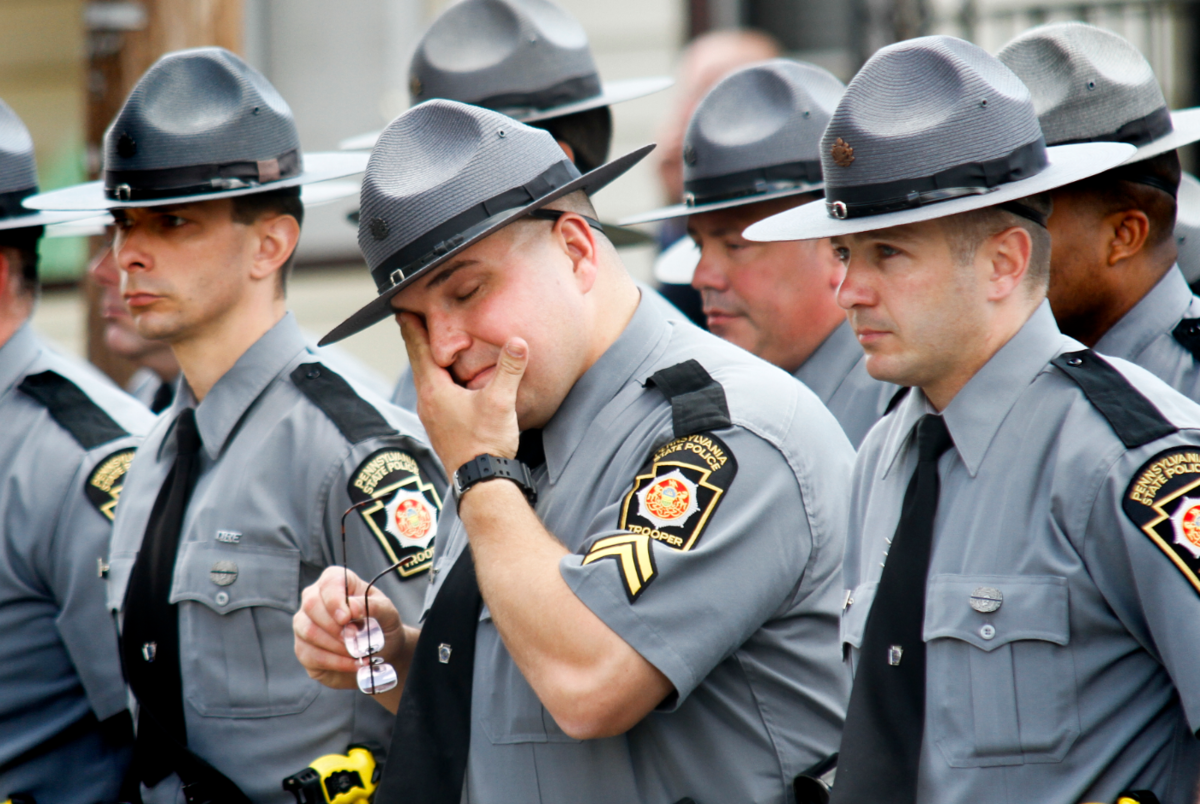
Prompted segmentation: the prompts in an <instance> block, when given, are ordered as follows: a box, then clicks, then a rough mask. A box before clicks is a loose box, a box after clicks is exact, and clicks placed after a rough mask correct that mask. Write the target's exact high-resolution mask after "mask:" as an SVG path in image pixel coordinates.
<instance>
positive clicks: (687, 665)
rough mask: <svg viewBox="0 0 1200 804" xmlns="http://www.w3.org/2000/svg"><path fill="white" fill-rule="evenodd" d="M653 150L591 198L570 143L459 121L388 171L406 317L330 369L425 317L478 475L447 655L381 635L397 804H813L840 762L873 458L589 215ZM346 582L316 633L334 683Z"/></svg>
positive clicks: (451, 111) (374, 178)
mask: <svg viewBox="0 0 1200 804" xmlns="http://www.w3.org/2000/svg"><path fill="white" fill-rule="evenodd" d="M502 135H503V136H502ZM649 150H650V148H649V147H646V148H642V149H640V150H638V151H635V152H633V153H631V154H628V155H626V156H623V157H621V158H619V159H616V160H614V161H613V162H610V163H609V164H607V165H604V166H602V167H600V168H598V169H596V170H594V171H591V172H589V173H587V174H584V175H583V176H580V174H579V172H578V171H577V170H576V169H575V167H574V166H573V165H572V164H571V163H570V162H569V161H567V160H565V159H564V158H563V156H562V153H561V151H559V149H558V148H557V147H556V145H555V143H554V141H553V139H552V138H551V137H549V136H547V135H546V134H545V133H544V132H540V131H537V130H536V129H532V128H529V127H527V126H523V125H521V124H518V123H514V122H513V121H512V120H509V119H508V118H505V117H503V116H501V115H498V114H496V113H494V112H491V111H488V110H485V109H481V108H478V107H473V106H466V105H463V104H459V103H453V102H449V101H432V102H429V103H425V104H421V105H420V106H417V107H415V108H413V109H411V110H409V111H408V112H407V113H405V114H404V115H402V116H401V117H399V118H398V119H397V120H396V121H394V122H393V123H392V125H391V126H390V127H389V128H388V129H387V131H385V132H384V134H383V136H382V138H381V139H380V142H379V145H378V146H377V147H376V149H375V152H374V154H373V155H372V157H371V164H370V165H369V167H368V169H367V177H366V179H365V181H364V186H363V194H362V202H363V204H362V208H363V227H362V229H360V232H359V243H360V245H361V246H362V247H363V251H364V253H365V255H366V257H367V261H368V264H369V265H370V267H371V270H372V275H373V276H374V278H375V280H376V282H377V284H378V288H379V291H380V295H379V296H378V298H377V299H376V300H374V301H373V302H371V303H370V304H369V305H367V306H366V307H364V308H363V309H362V310H360V311H359V312H358V313H356V314H355V315H354V316H352V317H351V318H350V319H349V320H347V321H346V322H344V323H343V324H342V325H340V326H339V327H337V328H336V329H335V330H334V331H333V332H332V333H331V334H330V335H328V336H326V339H325V341H324V342H327V341H333V340H337V339H338V338H342V337H345V336H347V335H349V334H352V333H354V332H356V331H358V330H360V329H362V328H363V327H366V326H369V325H370V324H373V323H375V322H377V321H380V320H382V319H384V318H388V317H390V316H391V315H392V314H394V313H395V312H396V311H403V312H404V315H403V317H402V318H403V321H402V325H401V326H402V330H403V333H404V336H405V341H406V344H407V346H408V349H409V354H410V357H411V359H412V363H413V365H414V367H415V373H416V379H417V386H418V388H420V389H421V392H422V413H423V415H425V416H426V419H425V423H426V425H427V428H433V429H431V430H429V432H430V437H431V443H432V444H434V445H435V448H436V449H437V450H438V451H439V456H440V457H442V459H443V461H444V464H445V465H446V466H447V467H448V468H450V467H453V468H455V469H456V470H457V474H456V493H455V498H454V500H455V502H452V503H449V504H448V505H447V508H446V509H445V511H444V513H443V518H442V523H441V530H440V531H439V535H438V551H437V556H436V558H435V566H434V582H433V584H432V586H431V587H430V592H429V601H430V605H429V608H428V609H427V611H426V614H425V616H424V619H423V624H422V628H421V630H420V632H419V634H418V633H417V631H416V629H415V628H414V627H413V626H414V625H416V623H415V622H413V621H409V623H411V624H405V625H404V626H403V627H401V624H400V621H399V620H398V619H397V618H396V617H395V616H394V614H389V615H388V616H387V617H386V618H385V617H384V615H382V614H381V615H380V620H381V623H382V622H383V621H384V620H385V619H386V621H387V626H386V628H388V629H390V635H389V639H388V646H387V647H385V649H384V651H383V653H384V655H385V656H387V657H388V658H389V661H391V662H392V664H394V665H395V666H396V667H397V668H402V672H406V673H407V686H406V687H405V690H404V696H403V698H402V699H401V700H399V701H398V704H399V713H398V716H397V719H396V727H395V729H396V730H395V731H394V732H393V742H392V747H391V751H392V753H393V756H395V755H397V753H396V752H402V753H404V754H405V755H406V756H409V757H410V760H411V761H410V763H409V765H408V766H407V767H402V766H399V765H394V766H390V767H387V768H385V769H384V775H383V779H382V782H381V787H380V792H379V793H378V794H377V798H376V800H377V801H379V802H396V801H405V802H430V801H439V802H440V801H449V802H458V801H459V800H460V797H462V799H463V800H467V801H471V802H480V803H483V802H510V801H546V802H550V801H578V802H588V801H596V802H601V801H604V802H609V801H643V802H665V803H666V804H670V803H671V802H676V801H679V800H681V799H683V798H685V797H690V799H691V800H694V801H696V802H699V803H700V804H704V802H727V801H763V802H784V801H790V800H792V792H791V786H792V784H793V780H794V778H795V777H796V776H798V775H800V774H802V773H804V772H805V771H810V770H811V769H813V768H814V767H820V766H823V764H824V763H825V762H826V761H827V760H828V758H829V757H830V755H831V754H832V753H833V750H834V747H835V745H836V743H837V739H838V733H839V730H840V727H841V720H842V707H843V701H844V699H845V696H846V695H847V684H848V676H847V674H846V672H845V670H844V668H843V666H842V662H841V656H840V652H839V648H838V644H837V643H838V640H837V636H836V634H835V633H834V630H835V627H836V626H835V620H836V617H835V615H834V612H836V610H837V607H838V605H839V602H840V598H839V597H838V596H839V594H840V592H839V591H838V589H837V588H836V587H838V584H839V583H840V580H839V577H840V572H839V564H840V558H841V551H842V528H843V522H844V518H845V517H846V516H847V511H846V507H845V506H846V503H847V500H848V487H847V472H848V469H849V465H850V463H851V461H852V458H853V450H852V448H851V447H850V444H849V442H848V441H847V440H846V439H845V437H844V435H843V434H842V433H841V430H840V428H838V427H837V426H836V422H835V420H834V418H833V417H832V416H831V415H830V414H829V412H828V411H827V410H826V409H825V408H824V406H822V405H821V404H820V402H819V401H818V400H817V399H816V397H815V396H814V395H813V394H812V392H811V391H809V390H808V389H807V388H805V387H804V386H803V385H801V384H799V383H796V382H793V381H792V380H791V379H790V378H789V377H787V376H786V375H784V374H782V373H781V372H778V371H775V370H774V369H772V368H770V367H768V366H767V365H765V364H764V363H762V362H761V361H759V360H758V359H756V358H754V357H753V356H751V355H749V354H747V353H746V352H745V351H743V350H741V349H738V348H736V347H734V346H732V345H731V344H728V343H726V342H724V341H722V340H720V339H719V338H716V337H715V336H712V335H710V334H708V333H704V332H702V331H701V330H699V329H698V328H695V327H693V326H691V325H687V324H680V323H676V322H671V321H667V320H664V319H663V318H662V317H661V316H659V315H657V314H656V313H655V311H654V310H653V309H652V308H651V307H650V306H649V305H648V304H647V302H646V300H645V297H640V298H639V294H638V290H637V287H636V285H635V284H634V283H633V282H632V280H631V279H630V278H629V276H628V274H627V273H626V272H625V270H624V267H623V266H622V265H621V263H620V259H619V257H617V255H616V252H615V250H613V248H612V246H611V244H609V243H607V241H606V240H605V239H604V238H603V236H601V234H600V230H599V224H597V223H596V222H595V220H594V217H593V215H594V213H592V211H591V204H590V202H589V201H588V196H590V195H591V194H592V193H595V192H596V191H598V190H599V189H601V188H602V187H604V186H605V185H606V184H607V183H608V182H610V181H611V180H613V179H614V178H616V177H617V176H618V175H620V174H621V173H623V172H624V171H626V170H627V169H628V168H630V167H631V166H632V165H633V164H635V163H636V162H637V161H638V160H640V159H641V158H642V157H643V156H644V155H645V154H646V153H647V152H648V151H649ZM450 154H456V155H457V157H456V166H455V169H454V170H453V172H451V171H446V172H445V174H443V175H442V176H440V177H439V178H438V180H437V181H436V182H432V181H420V182H418V181H416V180H414V174H413V173H412V172H411V171H409V170H408V167H407V165H408V164H410V163H411V162H412V161H414V160H420V161H422V162H428V163H429V164H439V165H440V164H446V161H447V159H448V158H449V155H450ZM514 187H516V188H519V191H518V192H513V191H512V190H511V188H514ZM377 222H378V223H377ZM385 228H386V231H387V232H389V233H390V234H389V235H387V236H384V237H380V236H379V235H378V234H377V233H378V232H381V231H384V230H385ZM429 232H433V233H435V237H436V238H438V239H439V240H440V241H441V242H440V244H436V243H431V242H429V240H430V239H429V238H428V237H427V233H429ZM448 233H453V234H448ZM442 237H446V238H447V239H446V240H441V238H442ZM572 277H574V279H572ZM519 430H520V431H523V432H521V433H520V438H519V440H520V452H518V431H519ZM501 478H503V480H501ZM510 481H511V482H510ZM468 545H470V549H468ZM476 579H477V581H478V583H476ZM341 583H342V578H341V575H340V574H336V573H332V572H327V573H326V574H325V575H324V576H323V577H322V579H321V582H320V583H319V584H318V585H316V586H315V587H313V588H312V589H309V590H306V591H305V595H304V604H303V605H302V608H301V612H300V614H298V615H297V618H296V634H297V653H298V655H299V656H300V657H301V660H302V661H304V662H305V663H306V666H308V667H309V669H310V672H314V673H321V672H326V673H329V674H331V675H330V676H329V678H330V680H331V681H332V680H334V679H333V674H335V673H339V672H340V673H345V672H347V671H348V670H350V669H351V668H352V667H353V665H352V664H348V661H349V660H348V659H347V658H346V656H345V654H344V651H343V652H341V653H340V654H339V652H338V645H337V644H336V640H334V639H333V635H334V634H336V633H337V630H338V628H339V623H338V613H337V611H336V609H337V607H338V605H339V604H338V603H337V601H338V600H339V599H340V598H339V597H338V595H339V594H340V591H339V590H340V589H341ZM361 583H362V582H361V581H354V580H353V579H352V585H353V586H354V587H355V589H359V588H361ZM481 593H482V597H481ZM354 600H357V595H356V596H355V597H354V598H352V602H353V601H354ZM385 607H386V603H385V602H384V601H383V600H379V602H378V604H372V611H375V610H376V608H379V609H380V610H381V611H382V610H384V608H385ZM391 703H392V704H393V705H394V704H395V703H396V701H395V699H394V698H393V699H392V701H391ZM468 747H469V751H468ZM409 752H412V753H411V754H409Z"/></svg>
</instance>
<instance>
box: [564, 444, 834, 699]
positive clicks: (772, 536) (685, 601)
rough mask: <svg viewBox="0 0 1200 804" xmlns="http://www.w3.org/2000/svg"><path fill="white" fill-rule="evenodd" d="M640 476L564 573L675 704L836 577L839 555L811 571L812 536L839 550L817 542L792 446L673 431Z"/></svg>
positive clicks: (566, 560) (594, 526) (594, 527)
mask: <svg viewBox="0 0 1200 804" xmlns="http://www.w3.org/2000/svg"><path fill="white" fill-rule="evenodd" d="M631 475H632V476H631V477H630V478H629V479H628V481H627V483H626V485H625V493H624V494H623V495H622V496H621V497H620V498H619V499H618V500H617V501H615V502H614V503H613V504H611V505H609V506H608V507H606V508H605V509H603V510H602V511H601V512H600V514H599V515H598V516H597V517H596V519H595V520H594V521H593V522H592V525H591V528H590V530H589V538H588V539H587V540H586V541H585V543H584V545H583V548H582V549H581V551H580V552H579V553H578V554H574V555H569V556H566V557H564V558H563V559H562V561H561V564H560V571H561V573H562V576H563V578H564V580H565V581H566V583H567V585H568V586H570V588H571V589H572V590H573V591H574V592H575V594H576V595H578V596H579V598H580V599H581V600H582V601H583V602H584V604H585V605H587V606H588V608H590V609H591V610H592V611H593V612H594V613H595V614H596V615H597V616H598V617H600V619H601V620H603V621H604V622H605V623H606V624H607V625H608V626H609V627H610V628H612V629H613V630H614V631H615V632H616V633H618V634H619V635H620V636H621V637H622V638H623V639H624V640H625V641H626V642H628V643H629V644H630V645H631V646H632V647H633V648H634V649H635V650H636V651H638V653H640V654H641V655H642V656H643V657H645V658H646V659H647V661H649V662H650V663H651V664H653V665H654V666H655V667H657V668H658V669H659V670H660V671H661V672H662V673H663V674H664V675H666V676H667V678H669V679H670V681H671V683H672V684H673V685H674V687H675V690H676V692H677V693H678V698H677V700H676V701H675V704H674V705H676V706H677V705H678V704H679V703H681V702H682V701H683V700H684V699H685V698H686V697H687V696H688V694H689V693H690V692H691V691H692V690H694V689H695V688H696V686H697V685H698V684H699V683H700V682H701V681H702V680H703V679H704V678H705V677H706V676H707V675H708V674H709V672H710V671H711V670H712V669H713V668H714V667H715V666H716V665H717V664H718V663H720V662H721V661H722V660H723V659H725V658H726V657H728V656H730V655H732V654H733V653H734V651H735V650H736V649H737V648H738V647H739V646H740V645H741V644H742V643H743V642H745V641H746V640H747V639H748V638H749V637H750V636H751V635H752V634H753V633H754V632H755V631H756V630H757V629H758V628H759V627H760V626H761V625H762V624H763V623H764V622H766V621H767V620H768V619H770V618H772V617H773V616H776V615H778V614H782V613H784V612H787V611H789V610H790V609H792V608H793V607H794V606H795V605H796V601H797V600H800V599H802V598H803V597H804V596H805V594H807V593H808V592H809V591H811V590H815V589H817V588H820V587H822V586H823V585H827V584H828V583H829V582H830V576H831V575H834V574H836V566H837V564H838V562H839V561H840V557H841V556H840V552H839V553H838V555H836V556H832V555H830V556H826V557H825V560H824V562H823V564H822V566H823V567H824V568H825V569H824V570H822V571H821V572H814V573H812V574H810V575H806V572H805V570H806V567H807V566H808V565H809V564H810V559H813V558H814V557H815V555H816V553H817V552H818V551H817V550H814V543H815V544H816V545H817V546H818V547H819V548H821V549H820V551H821V552H823V553H824V552H828V553H832V552H833V550H832V548H830V549H829V550H824V547H826V546H828V545H829V540H828V539H827V538H825V534H818V536H817V538H816V539H814V533H813V530H812V527H811V525H810V520H809V518H808V516H807V514H806V508H805V505H804V501H803V499H802V496H801V491H800V485H799V483H798V481H797V478H796V475H795V473H794V472H793V471H792V469H791V468H790V467H789V465H788V463H787V461H786V460H785V459H784V457H783V455H782V454H780V452H779V451H778V450H777V449H776V448H775V447H774V446H772V445H771V444H769V443H768V442H766V441H764V440H763V439H761V438H759V437H758V436H755V435H753V434H751V433H749V432H747V431H745V430H741V429H731V430H724V431H721V433H720V435H719V436H718V435H716V434H713V433H705V434H700V435H694V436H688V437H686V438H683V439H676V440H675V441H672V442H670V443H669V444H667V445H665V446H663V447H662V448H660V449H658V450H656V451H655V453H654V455H653V456H651V457H650V459H649V460H648V461H647V462H646V463H645V464H644V465H643V466H642V468H641V469H640V470H639V471H637V472H636V473H631ZM839 544H840V542H839ZM802 580H803V583H802ZM834 580H835V581H836V579H834ZM814 594H815V592H814Z"/></svg>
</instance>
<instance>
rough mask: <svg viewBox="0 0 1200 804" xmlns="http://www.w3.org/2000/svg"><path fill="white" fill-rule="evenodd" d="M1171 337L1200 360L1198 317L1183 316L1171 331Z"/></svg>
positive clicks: (1199, 324)
mask: <svg viewBox="0 0 1200 804" xmlns="http://www.w3.org/2000/svg"><path fill="white" fill-rule="evenodd" d="M1171 335H1172V337H1174V338H1175V340H1176V341H1177V342H1178V343H1179V345H1180V346H1182V347H1183V348H1184V349H1187V350H1188V351H1189V352H1191V353H1192V357H1194V358H1196V359H1197V360H1200V318H1185V319H1183V320H1182V321H1180V322H1179V324H1178V325H1177V326H1176V327H1175V329H1173V330H1172V331H1171Z"/></svg>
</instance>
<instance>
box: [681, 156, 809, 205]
mask: <svg viewBox="0 0 1200 804" xmlns="http://www.w3.org/2000/svg"><path fill="white" fill-rule="evenodd" d="M820 181H821V163H820V161H818V160H813V161H811V162H788V163H786V164H782V165H771V166H769V167H761V168H752V169H751V170H740V171H738V172H737V173H726V174H725V175H724V176H712V177H710V178H704V179H691V180H690V181H686V182H684V183H683V190H684V194H683V195H684V202H685V203H686V204H687V205H688V206H689V207H694V206H699V205H700V204H715V203H717V202H720V201H729V200H732V199H734V198H742V197H744V196H751V195H765V194H767V193H774V192H779V191H781V190H792V189H795V188H797V187H800V186H802V185H804V184H819V183H820Z"/></svg>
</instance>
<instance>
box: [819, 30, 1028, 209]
mask: <svg viewBox="0 0 1200 804" xmlns="http://www.w3.org/2000/svg"><path fill="white" fill-rule="evenodd" d="M915 77H919V80H914V78H915ZM985 101H986V103H985ZM1041 136H1042V132H1041V129H1040V127H1039V126H1038V120H1037V115H1036V114H1035V112H1034V108H1033V104H1032V103H1031V102H1030V97H1029V90H1028V89H1026V88H1025V85H1024V84H1022V83H1021V80H1020V79H1019V78H1017V76H1016V75H1014V74H1013V72H1012V71H1011V70H1009V69H1008V68H1007V67H1005V66H1004V65H1003V64H1001V63H1000V62H999V61H997V60H996V59H995V58H993V57H992V56H990V55H988V54H987V53H986V52H985V51H984V50H983V49H981V48H979V47H977V46H975V45H973V44H971V43H969V42H966V41H963V40H961V39H955V38H953V37H949V36H926V37H920V38H917V39H910V40H907V41H905V42H899V43H897V44H894V45H890V46H888V47H885V48H882V49H880V50H879V51H878V52H876V53H875V55H874V56H872V57H871V59H870V60H869V61H868V62H867V63H866V64H865V65H864V66H863V68H862V69H861V70H860V71H859V72H858V74H857V75H856V76H855V77H854V80H853V81H851V82H850V85H849V86H848V87H847V88H846V94H845V95H844V96H843V98H842V101H841V103H840V104H838V108H837V111H836V112H834V115H833V119H832V120H831V121H830V123H829V127H828V128H827V129H826V130H825V136H824V137H823V139H822V141H821V160H822V167H823V169H824V175H825V184H826V192H827V194H831V193H832V190H833V188H835V187H857V186H862V185H872V184H878V183H881V182H891V181H900V180H904V179H911V178H918V177H926V176H929V175H931V174H935V173H940V172H942V171H944V170H947V169H949V168H953V167H957V166H960V165H968V164H974V163H978V162H987V161H991V160H995V159H1000V158H1002V157H1005V156H1007V155H1008V154H1010V153H1012V152H1013V151H1014V150H1016V149H1017V148H1020V147H1021V146H1025V145H1028V144H1029V143H1032V142H1036V141H1037V140H1039V139H1041ZM839 139H841V140H843V142H844V143H846V145H848V146H850V147H852V148H853V149H854V150H853V161H850V162H848V164H847V163H846V160H843V164H838V163H837V162H836V161H835V159H834V155H833V148H834V146H835V145H837V141H838V140H839Z"/></svg>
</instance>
